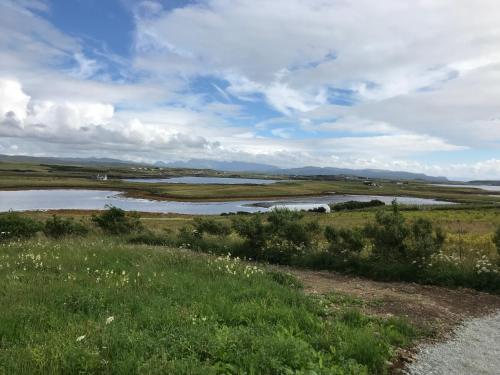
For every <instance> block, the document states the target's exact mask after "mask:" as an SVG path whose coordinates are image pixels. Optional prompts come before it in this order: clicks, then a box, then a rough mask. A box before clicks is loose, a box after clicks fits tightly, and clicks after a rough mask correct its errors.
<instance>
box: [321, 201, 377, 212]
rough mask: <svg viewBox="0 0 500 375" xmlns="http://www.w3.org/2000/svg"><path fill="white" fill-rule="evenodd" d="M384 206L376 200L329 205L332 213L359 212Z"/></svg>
mask: <svg viewBox="0 0 500 375" xmlns="http://www.w3.org/2000/svg"><path fill="white" fill-rule="evenodd" d="M380 206H385V203H384V202H382V201H380V200H378V199H372V200H371V201H369V202H358V201H348V202H342V203H335V204H331V205H330V209H331V210H332V211H346V210H360V209H363V208H369V207H380Z"/></svg>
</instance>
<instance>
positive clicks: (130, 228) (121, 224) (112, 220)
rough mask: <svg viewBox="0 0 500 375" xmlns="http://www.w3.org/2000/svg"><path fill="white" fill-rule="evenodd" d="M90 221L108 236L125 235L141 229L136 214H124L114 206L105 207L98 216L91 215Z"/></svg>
mask: <svg viewBox="0 0 500 375" xmlns="http://www.w3.org/2000/svg"><path fill="white" fill-rule="evenodd" d="M92 221H93V222H94V223H95V224H96V225H97V226H98V227H99V228H101V229H102V231H103V232H105V233H108V234H126V233H131V232H136V231H139V230H141V229H142V225H141V223H140V221H139V215H138V214H137V213H134V212H132V213H126V212H125V211H124V210H122V209H121V208H118V207H114V206H107V209H106V210H105V211H103V212H102V213H100V214H99V215H92Z"/></svg>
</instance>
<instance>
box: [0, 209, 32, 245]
mask: <svg viewBox="0 0 500 375" xmlns="http://www.w3.org/2000/svg"><path fill="white" fill-rule="evenodd" d="M41 229H42V224H41V223H40V222H38V221H36V220H33V219H31V218H29V217H27V216H23V215H21V214H18V213H15V212H9V213H7V214H2V215H0V240H2V239H12V238H14V239H20V238H30V237H33V236H34V235H35V234H36V233H37V232H39V231H40V230H41Z"/></svg>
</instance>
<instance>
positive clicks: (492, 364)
mask: <svg viewBox="0 0 500 375" xmlns="http://www.w3.org/2000/svg"><path fill="white" fill-rule="evenodd" d="M406 373H407V374H409V375H448V374H453V375H498V374H500V313H496V314H495V315H491V316H488V317H485V318H477V319H472V320H469V321H468V322H466V323H465V324H463V325H462V326H460V327H459V328H458V329H457V330H456V331H455V334H454V336H453V338H452V339H450V340H449V341H446V342H444V343H441V344H437V345H431V346H428V347H424V348H422V349H421V350H420V351H419V352H418V354H417V356H416V358H415V362H413V363H412V364H410V365H409V366H408V368H407V370H406Z"/></svg>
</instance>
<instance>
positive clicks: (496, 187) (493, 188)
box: [433, 184, 500, 191]
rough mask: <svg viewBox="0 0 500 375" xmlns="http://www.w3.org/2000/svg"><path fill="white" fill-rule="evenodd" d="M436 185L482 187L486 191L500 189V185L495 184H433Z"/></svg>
mask: <svg viewBox="0 0 500 375" xmlns="http://www.w3.org/2000/svg"><path fill="white" fill-rule="evenodd" d="M433 185H434V186H445V187H454V188H468V189H471V188H472V189H480V190H485V191H500V186H493V185H467V184H461V185H452V184H433Z"/></svg>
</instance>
